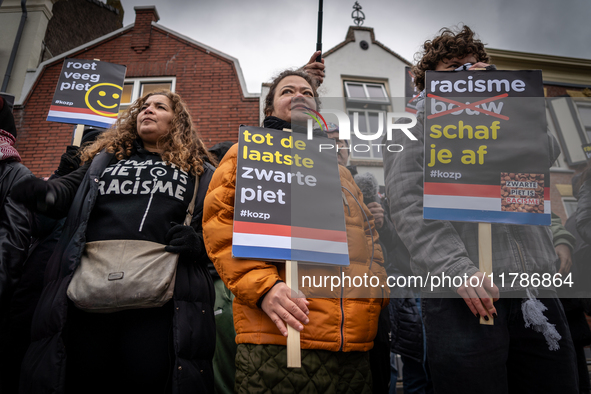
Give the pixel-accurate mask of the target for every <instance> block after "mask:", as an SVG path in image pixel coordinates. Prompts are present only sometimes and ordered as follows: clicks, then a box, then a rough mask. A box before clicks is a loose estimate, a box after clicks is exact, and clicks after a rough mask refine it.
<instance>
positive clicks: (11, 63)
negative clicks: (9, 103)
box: [0, 0, 27, 92]
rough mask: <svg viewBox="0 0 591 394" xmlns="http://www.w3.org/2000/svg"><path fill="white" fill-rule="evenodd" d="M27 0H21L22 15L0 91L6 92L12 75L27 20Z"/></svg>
mask: <svg viewBox="0 0 591 394" xmlns="http://www.w3.org/2000/svg"><path fill="white" fill-rule="evenodd" d="M26 4H27V0H21V9H22V10H23V13H22V15H21V21H20V23H19V25H18V31H17V32H16V38H15V39H14V45H13V46H12V52H11V53H10V59H9V60H8V67H6V74H5V75H4V82H2V89H0V91H2V92H6V89H7V88H8V81H9V80H10V74H12V67H14V60H15V59H16V53H17V52H18V46H19V44H20V42H21V37H22V35H23V29H24V28H25V21H26V20H27V5H26Z"/></svg>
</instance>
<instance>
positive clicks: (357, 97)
mask: <svg viewBox="0 0 591 394" xmlns="http://www.w3.org/2000/svg"><path fill="white" fill-rule="evenodd" d="M345 93H346V94H347V99H349V101H362V102H372V101H373V102H379V103H384V102H389V100H388V95H387V93H386V87H385V86H384V84H383V83H369V82H353V81H345Z"/></svg>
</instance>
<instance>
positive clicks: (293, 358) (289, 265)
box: [283, 129, 302, 368]
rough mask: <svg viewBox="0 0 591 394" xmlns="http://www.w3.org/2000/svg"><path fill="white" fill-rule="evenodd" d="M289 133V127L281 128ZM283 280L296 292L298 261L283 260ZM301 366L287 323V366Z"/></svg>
mask: <svg viewBox="0 0 591 394" xmlns="http://www.w3.org/2000/svg"><path fill="white" fill-rule="evenodd" d="M283 131H288V132H290V133H291V129H283ZM285 281H286V282H287V287H289V288H290V289H291V293H292V295H293V294H296V295H297V294H298V291H299V288H298V262H297V261H293V260H285ZM301 367H302V350H301V346H300V332H299V331H298V330H296V329H295V328H293V327H292V326H290V325H289V324H288V325H287V368H301Z"/></svg>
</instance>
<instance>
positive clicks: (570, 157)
mask: <svg viewBox="0 0 591 394" xmlns="http://www.w3.org/2000/svg"><path fill="white" fill-rule="evenodd" d="M546 103H547V107H548V110H549V112H550V115H551V116H550V119H549V121H548V123H549V126H550V129H551V131H552V127H553V129H554V132H555V135H556V136H557V137H558V140H559V141H560V146H561V148H562V155H561V157H563V158H564V161H565V162H566V163H567V164H568V165H579V164H584V163H585V162H586V157H585V153H584V152H583V149H582V147H581V146H582V145H584V144H587V143H588V142H589V141H590V138H589V131H587V130H588V129H587V128H586V126H585V125H584V122H585V121H583V119H584V118H585V119H587V120H589V117H591V112H587V109H589V110H590V111H591V106H587V104H588V102H582V101H574V100H573V99H572V98H570V97H552V98H549V99H547V100H546ZM581 110H582V112H581Z"/></svg>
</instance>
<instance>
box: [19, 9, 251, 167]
mask: <svg viewBox="0 0 591 394" xmlns="http://www.w3.org/2000/svg"><path fill="white" fill-rule="evenodd" d="M135 11H136V19H135V23H134V24H132V25H129V26H126V27H124V28H122V29H119V30H117V31H114V32H112V33H110V34H107V35H105V36H102V37H100V38H98V39H97V40H95V41H92V42H89V43H86V44H84V45H83V46H80V47H77V48H75V49H73V50H71V51H69V52H66V53H64V54H62V55H60V56H58V57H54V58H52V59H49V60H48V61H46V62H43V63H42V64H41V65H40V66H39V68H38V70H37V73H36V75H35V80H34V83H33V84H32V87H31V89H30V90H29V91H28V93H27V94H26V96H24V97H25V99H24V101H23V103H22V105H20V106H17V107H15V111H14V115H15V120H16V123H17V128H18V130H19V135H18V141H17V149H18V150H19V152H20V154H21V156H22V158H23V163H24V164H25V165H26V166H27V167H29V169H31V171H32V172H33V173H34V174H35V175H36V176H49V175H50V174H51V173H52V172H53V170H54V169H55V168H56V167H57V165H58V163H59V159H60V156H61V154H62V153H63V152H64V150H65V147H66V146H67V145H69V144H71V142H72V135H73V129H74V126H73V125H69V124H61V123H54V122H47V121H46V120H45V119H46V118H47V113H48V110H49V106H50V104H51V100H52V97H53V94H54V91H55V86H56V84H57V80H58V77H59V73H60V71H61V68H62V65H63V61H64V59H65V58H66V57H67V58H79V59H89V60H91V59H99V60H101V61H106V62H110V63H116V64H122V65H125V66H127V74H126V86H127V85H130V86H131V85H133V83H135V82H134V81H143V80H147V81H152V80H158V79H159V78H160V79H164V80H170V81H172V85H171V86H172V89H171V90H174V91H175V92H176V93H178V94H180V95H181V97H182V98H183V99H184V100H185V102H186V103H187V105H188V106H189V108H190V111H191V114H192V117H193V121H194V123H195V126H196V128H197V130H198V132H199V133H200V135H201V137H202V139H203V141H204V142H205V145H206V146H207V147H211V146H213V145H214V144H216V143H217V142H221V141H227V140H230V141H237V139H238V126H239V125H240V124H242V123H243V124H251V125H256V124H258V115H259V98H258V95H254V94H249V93H248V92H247V91H246V83H245V82H244V78H243V77H242V71H241V69H240V65H239V63H238V60H236V59H234V58H232V57H230V56H228V55H226V54H224V53H222V52H220V51H217V50H215V49H213V48H210V47H207V46H206V45H203V44H201V43H199V42H196V41H194V40H192V39H190V38H188V37H184V36H182V35H180V34H178V33H176V32H174V31H172V30H170V29H167V28H166V27H163V26H161V25H158V24H157V23H156V22H157V21H158V19H159V17H158V13H157V11H156V8H155V7H153V6H149V7H136V8H135ZM136 92H137V90H136ZM140 93H141V91H140ZM124 95H125V93H124ZM134 98H135V97H134Z"/></svg>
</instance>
